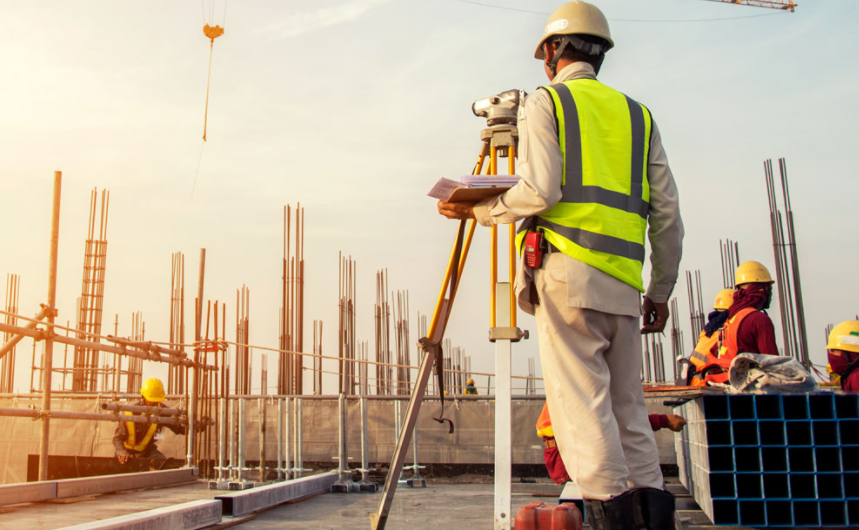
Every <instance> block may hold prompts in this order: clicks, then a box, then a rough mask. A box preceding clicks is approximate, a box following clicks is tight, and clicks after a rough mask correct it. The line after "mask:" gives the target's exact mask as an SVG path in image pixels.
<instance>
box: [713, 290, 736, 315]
mask: <svg viewBox="0 0 859 530" xmlns="http://www.w3.org/2000/svg"><path fill="white" fill-rule="evenodd" d="M734 292H735V291H734V290H733V289H722V290H721V291H719V294H717V295H716V301H715V302H713V309H716V310H718V311H726V310H728V309H730V308H731V304H733V303H734Z"/></svg>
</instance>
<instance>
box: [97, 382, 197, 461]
mask: <svg viewBox="0 0 859 530" xmlns="http://www.w3.org/2000/svg"><path fill="white" fill-rule="evenodd" d="M140 394H141V395H142V396H143V399H141V400H140V401H138V402H137V403H135V405H145V406H147V407H161V403H162V402H163V401H164V398H165V397H166V394H165V392H164V385H163V384H162V383H161V380H160V379H155V378H151V379H147V380H146V381H144V382H143V386H141V387H140ZM124 414H127V415H129V416H131V412H125V413H124ZM161 427H162V424H160V423H136V422H130V421H128V422H120V423H119V425H118V426H117V428H116V432H115V433H114V434H113V447H114V448H115V449H116V459H117V460H119V463H120V464H125V463H126V462H128V460H129V459H131V458H135V457H139V458H154V459H159V460H164V459H166V458H167V457H166V456H164V454H163V453H162V452H161V451H159V450H158V448H157V447H156V446H155V442H156V441H157V440H160V439H161V437H160V435H161ZM166 427H167V428H168V429H170V430H171V431H173V432H174V433H176V434H185V426H184V425H166Z"/></svg>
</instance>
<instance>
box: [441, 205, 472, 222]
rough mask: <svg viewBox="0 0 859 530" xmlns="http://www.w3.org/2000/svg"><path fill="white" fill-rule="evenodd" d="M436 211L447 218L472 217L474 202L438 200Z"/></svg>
mask: <svg viewBox="0 0 859 530" xmlns="http://www.w3.org/2000/svg"><path fill="white" fill-rule="evenodd" d="M438 213H440V214H442V215H443V216H445V217H447V218H448V219H474V203H473V202H445V201H438Z"/></svg>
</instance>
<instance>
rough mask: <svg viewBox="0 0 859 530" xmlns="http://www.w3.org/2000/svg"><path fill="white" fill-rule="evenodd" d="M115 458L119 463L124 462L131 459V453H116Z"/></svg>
mask: <svg viewBox="0 0 859 530" xmlns="http://www.w3.org/2000/svg"><path fill="white" fill-rule="evenodd" d="M116 459H117V460H119V463H120V464H125V463H126V462H128V461H129V460H131V455H116Z"/></svg>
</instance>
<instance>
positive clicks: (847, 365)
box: [826, 320, 859, 393]
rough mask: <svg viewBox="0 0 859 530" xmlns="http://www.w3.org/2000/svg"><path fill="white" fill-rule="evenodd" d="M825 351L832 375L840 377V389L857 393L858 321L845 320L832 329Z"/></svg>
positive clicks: (858, 383) (858, 379) (858, 358)
mask: <svg viewBox="0 0 859 530" xmlns="http://www.w3.org/2000/svg"><path fill="white" fill-rule="evenodd" d="M826 350H827V355H828V357H829V365H830V366H831V367H832V373H833V374H838V375H839V376H840V381H841V389H842V390H844V391H845V392H853V393H859V370H856V368H859V320H847V321H845V322H842V323H840V324H838V325H837V326H835V327H834V328H832V331H831V332H830V333H829V343H828V344H827V345H826Z"/></svg>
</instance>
